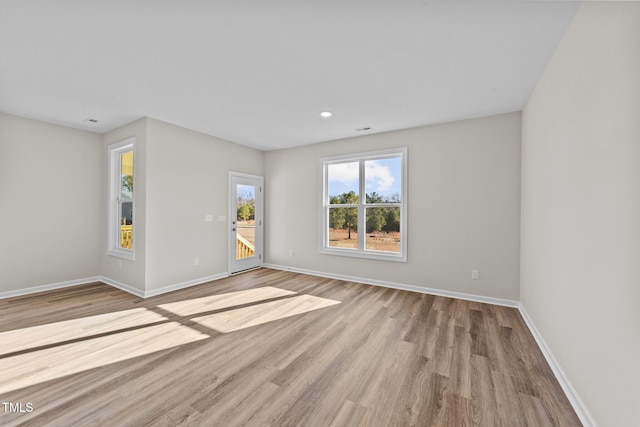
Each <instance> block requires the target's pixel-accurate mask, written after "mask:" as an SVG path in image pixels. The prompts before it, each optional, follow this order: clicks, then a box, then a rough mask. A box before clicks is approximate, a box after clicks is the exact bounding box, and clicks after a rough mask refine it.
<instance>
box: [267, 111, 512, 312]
mask: <svg viewBox="0 0 640 427" xmlns="http://www.w3.org/2000/svg"><path fill="white" fill-rule="evenodd" d="M520 134H521V128H520V113H511V114H505V115H500V116H493V117H487V118H482V119H476V120H467V121H461V122H454V123H448V124H443V125H437V126H429V127H422V128H415V129H409V130H402V131H396V132H389V133H383V134H375V135H369V136H363V137H358V138H351V139H347V140H340V141H334V142H327V143H321V144H315V145H311V146H304V147H300V148H294V149H287V150H281V151H270V152H267V153H266V154H265V173H266V182H265V189H266V193H265V195H266V198H267V203H266V213H265V217H266V230H265V232H266V244H267V246H266V250H265V253H266V261H267V262H268V263H271V264H277V265H282V266H288V267H295V268H300V269H307V270H314V271H320V272H329V273H334V274H341V275H347V276H354V277H360V278H365V279H370V280H380V281H388V282H395V283H399V284H403V285H412V286H418V287H426V288H436V289H440V290H446V291H454V292H463V293H468V294H474V295H482V296H487V297H494V298H503V299H509V300H518V299H519V246H520V240H519V239H520ZM404 146H406V147H408V151H409V154H408V191H409V193H408V204H409V211H408V216H409V219H408V226H409V234H408V262H407V263H406V264H405V263H396V262H385V261H372V260H363V259H356V258H346V257H339V256H334V255H321V254H319V248H320V242H319V239H320V230H319V227H320V226H319V221H320V206H321V204H320V203H321V200H320V199H321V196H320V194H319V192H320V191H321V190H320V188H321V187H320V182H321V171H320V166H319V159H320V157H323V156H331V155H338V154H346V153H357V152H362V151H370V150H377V149H386V148H394V147H404ZM290 249H293V250H294V254H295V255H294V256H293V257H290V256H289V250H290ZM472 269H478V270H480V277H481V280H471V270H472Z"/></svg>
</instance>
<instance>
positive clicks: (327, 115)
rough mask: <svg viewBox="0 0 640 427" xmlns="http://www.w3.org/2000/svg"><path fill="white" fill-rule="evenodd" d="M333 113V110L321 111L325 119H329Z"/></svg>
mask: <svg viewBox="0 0 640 427" xmlns="http://www.w3.org/2000/svg"><path fill="white" fill-rule="evenodd" d="M332 115H333V114H332V113H331V111H323V112H322V113H320V116H321V117H324V118H325V119H328V118H329V117H331V116H332Z"/></svg>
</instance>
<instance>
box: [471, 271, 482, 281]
mask: <svg viewBox="0 0 640 427" xmlns="http://www.w3.org/2000/svg"><path fill="white" fill-rule="evenodd" d="M471 278H472V279H473V280H479V279H480V270H471Z"/></svg>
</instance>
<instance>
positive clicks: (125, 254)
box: [107, 137, 138, 261]
mask: <svg viewBox="0 0 640 427" xmlns="http://www.w3.org/2000/svg"><path fill="white" fill-rule="evenodd" d="M126 151H133V195H132V199H131V202H132V210H133V214H132V218H133V221H132V222H133V236H132V244H131V249H125V248H121V247H120V206H119V204H120V202H121V198H120V191H121V180H122V177H121V176H120V172H121V170H122V168H121V164H120V162H121V157H120V155H121V154H122V153H123V152H126ZM108 157H109V215H108V221H109V223H108V224H107V230H108V233H109V235H108V238H107V242H108V248H107V254H108V255H111V256H115V257H118V258H124V259H128V260H131V261H135V259H136V257H135V249H136V235H137V234H138V233H137V232H136V227H137V224H138V221H137V219H136V201H135V199H136V189H137V186H136V176H137V174H136V161H137V157H136V138H135V137H130V138H127V139H125V140H123V141H120V142H116V143H113V144H110V145H109V146H108Z"/></svg>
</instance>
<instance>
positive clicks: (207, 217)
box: [204, 215, 213, 222]
mask: <svg viewBox="0 0 640 427" xmlns="http://www.w3.org/2000/svg"><path fill="white" fill-rule="evenodd" d="M204 222H213V215H205V216H204Z"/></svg>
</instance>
